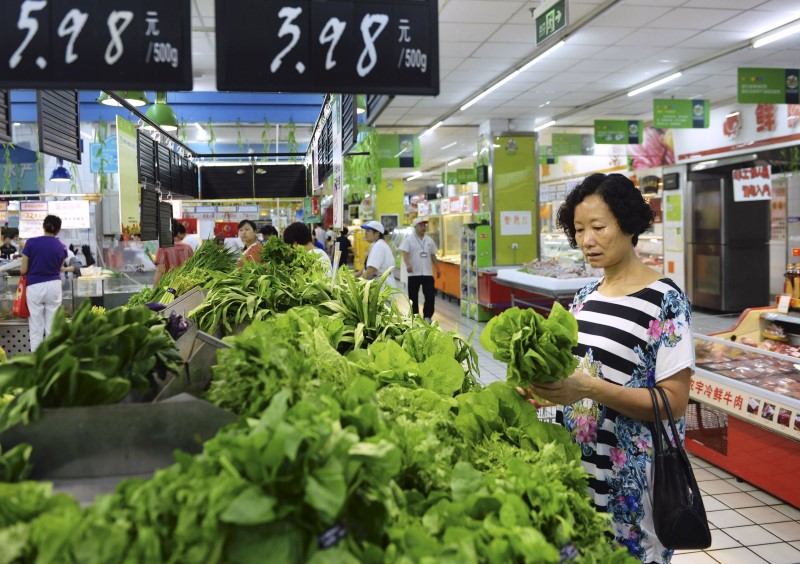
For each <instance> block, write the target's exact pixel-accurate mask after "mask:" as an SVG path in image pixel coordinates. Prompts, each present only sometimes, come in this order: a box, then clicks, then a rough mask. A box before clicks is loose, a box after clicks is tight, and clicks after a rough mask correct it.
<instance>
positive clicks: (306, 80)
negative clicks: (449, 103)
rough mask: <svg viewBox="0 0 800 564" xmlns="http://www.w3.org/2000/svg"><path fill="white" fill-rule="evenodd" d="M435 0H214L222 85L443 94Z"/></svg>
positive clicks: (231, 88)
mask: <svg viewBox="0 0 800 564" xmlns="http://www.w3.org/2000/svg"><path fill="white" fill-rule="evenodd" d="M437 6H438V5H437V2H436V0H370V1H363V0H362V1H357V0H296V1H294V2H293V1H291V0H261V1H259V2H253V1H252V0H226V1H225V2H221V1H218V2H217V3H216V35H217V90H219V91H245V92H262V91H263V92H337V93H353V94H416V95H428V96H436V95H438V94H439V20H438V17H439V16H438V13H437Z"/></svg>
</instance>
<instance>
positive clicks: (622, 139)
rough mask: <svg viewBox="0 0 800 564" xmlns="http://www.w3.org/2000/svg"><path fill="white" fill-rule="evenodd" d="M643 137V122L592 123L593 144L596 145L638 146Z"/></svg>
mask: <svg viewBox="0 0 800 564" xmlns="http://www.w3.org/2000/svg"><path fill="white" fill-rule="evenodd" d="M643 135H644V122H642V121H639V120H635V119H634V120H618V119H617V120H606V119H597V120H595V121H594V142H595V143H597V144H598V145H638V144H640V143H641V142H642V136H643Z"/></svg>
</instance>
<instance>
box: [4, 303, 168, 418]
mask: <svg viewBox="0 0 800 564" xmlns="http://www.w3.org/2000/svg"><path fill="white" fill-rule="evenodd" d="M179 362H181V357H180V355H179V354H178V351H177V349H176V348H175V341H173V339H172V337H170V336H169V334H168V333H167V332H166V330H165V320H163V319H161V318H159V317H158V316H157V315H155V314H154V313H153V312H151V311H150V310H149V309H147V308H145V307H136V308H116V309H112V310H108V311H106V312H105V313H103V314H97V313H95V312H94V311H93V308H92V306H91V304H90V303H89V302H88V301H86V302H84V303H83V304H81V306H80V307H79V308H78V310H77V311H76V312H75V314H74V315H73V317H72V320H71V322H69V323H68V322H67V320H66V318H65V316H64V310H63V309H59V311H58V312H57V313H56V316H55V318H54V320H53V326H52V329H51V333H50V335H48V336H47V338H46V339H45V340H44V341H43V342H42V344H41V345H39V348H37V349H36V352H35V353H28V354H18V355H16V356H14V358H12V359H11V360H9V361H6V362H4V363H2V364H0V394H8V393H11V394H15V395H14V399H12V400H11V401H9V402H8V403H7V404H6V405H4V406H3V407H1V408H0V431H2V430H4V429H7V428H8V427H10V426H12V425H15V424H17V423H26V424H27V423H30V422H31V421H35V420H36V419H38V417H39V414H40V410H41V408H46V407H71V406H82V405H99V404H108V403H116V402H118V401H120V400H121V399H122V398H124V397H125V396H127V395H128V393H129V392H130V391H131V389H135V390H137V391H138V392H139V393H141V394H144V393H145V392H146V391H147V389H148V387H149V386H150V385H151V380H150V375H151V372H152V371H153V369H154V368H155V367H156V365H157V364H158V365H159V366H160V367H161V368H162V369H163V368H170V369H172V370H175V371H177V363H179Z"/></svg>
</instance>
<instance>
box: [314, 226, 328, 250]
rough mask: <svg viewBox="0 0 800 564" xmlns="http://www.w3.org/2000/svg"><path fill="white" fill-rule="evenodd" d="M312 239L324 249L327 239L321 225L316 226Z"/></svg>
mask: <svg viewBox="0 0 800 564" xmlns="http://www.w3.org/2000/svg"><path fill="white" fill-rule="evenodd" d="M314 237H315V238H316V239H317V241H319V242H320V244H321V245H322V248H323V249H324V248H325V238H326V237H327V232H326V231H325V228H324V227H322V224H321V223H317V226H316V227H315V228H314Z"/></svg>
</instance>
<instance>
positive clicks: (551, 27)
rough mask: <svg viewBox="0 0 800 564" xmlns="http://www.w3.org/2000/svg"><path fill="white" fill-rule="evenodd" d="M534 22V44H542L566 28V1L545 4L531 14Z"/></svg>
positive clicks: (560, 0)
mask: <svg viewBox="0 0 800 564" xmlns="http://www.w3.org/2000/svg"><path fill="white" fill-rule="evenodd" d="M533 17H534V19H535V20H536V44H537V45H539V44H540V43H543V42H544V41H546V40H547V39H548V38H550V37H551V36H552V35H554V34H555V33H556V32H557V31H561V30H562V29H564V28H565V27H567V0H554V1H551V2H545V3H544V4H542V5H541V6H539V7H538V8H536V10H534V12H533Z"/></svg>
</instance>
